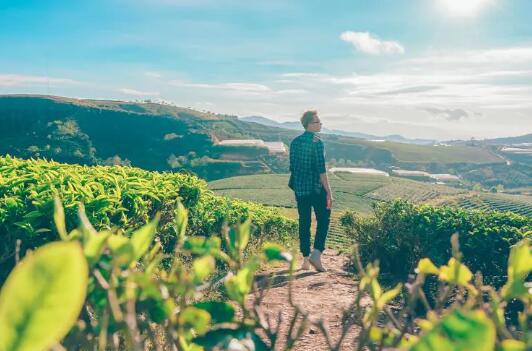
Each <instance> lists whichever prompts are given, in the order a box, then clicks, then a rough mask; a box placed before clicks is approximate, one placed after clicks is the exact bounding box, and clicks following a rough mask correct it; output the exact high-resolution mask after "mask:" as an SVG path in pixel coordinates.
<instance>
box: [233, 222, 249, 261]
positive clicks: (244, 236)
mask: <svg viewBox="0 0 532 351" xmlns="http://www.w3.org/2000/svg"><path fill="white" fill-rule="evenodd" d="M250 226H251V219H249V218H248V219H247V220H246V221H245V222H242V223H241V224H240V225H238V226H237V227H236V228H231V229H230V230H229V248H230V250H231V251H232V252H233V253H235V254H237V253H240V254H241V253H242V252H243V251H244V249H245V248H246V246H247V245H248V242H249V230H250Z"/></svg>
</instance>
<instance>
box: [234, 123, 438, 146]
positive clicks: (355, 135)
mask: <svg viewBox="0 0 532 351" xmlns="http://www.w3.org/2000/svg"><path fill="white" fill-rule="evenodd" d="M240 120H242V121H246V122H255V123H258V124H262V125H265V126H269V127H279V128H287V129H294V130H303V127H302V126H301V123H299V122H277V121H274V120H272V119H269V118H266V117H262V116H249V117H241V118H240ZM322 133H324V134H336V135H343V136H348V137H352V138H359V139H364V140H385V141H394V142H397V143H405V144H417V145H433V144H435V143H436V142H437V141H436V140H432V139H408V138H405V137H403V136H401V135H397V134H393V135H386V136H376V135H371V134H365V133H359V132H352V131H345V130H338V129H329V128H323V129H322Z"/></svg>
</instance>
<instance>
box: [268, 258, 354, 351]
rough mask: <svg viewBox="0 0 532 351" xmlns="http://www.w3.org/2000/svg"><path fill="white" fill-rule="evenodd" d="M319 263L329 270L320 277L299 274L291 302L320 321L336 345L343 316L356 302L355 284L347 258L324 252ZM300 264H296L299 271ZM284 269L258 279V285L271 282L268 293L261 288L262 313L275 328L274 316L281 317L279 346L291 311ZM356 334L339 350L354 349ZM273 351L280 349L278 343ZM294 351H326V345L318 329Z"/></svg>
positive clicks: (312, 329) (309, 330)
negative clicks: (262, 298)
mask: <svg viewBox="0 0 532 351" xmlns="http://www.w3.org/2000/svg"><path fill="white" fill-rule="evenodd" d="M322 262H323V264H324V266H325V267H326V268H327V269H328V271H327V272H324V273H319V272H316V271H314V270H313V269H311V270H308V271H303V270H298V271H296V272H295V276H294V279H293V283H292V284H293V285H292V289H293V290H292V291H293V297H294V302H295V304H296V305H297V306H299V307H300V308H301V309H302V310H303V311H305V312H308V313H309V316H310V317H311V318H313V319H322V320H323V322H324V325H325V327H326V329H327V330H328V333H329V336H330V339H331V341H332V342H333V343H334V344H335V343H336V342H337V341H338V339H339V337H340V335H341V333H342V316H343V311H344V310H346V309H347V308H348V307H349V306H350V304H351V303H352V302H353V300H354V299H355V294H356V291H357V288H358V283H357V281H356V280H355V277H354V276H353V274H352V273H351V272H348V271H347V267H348V257H347V256H345V255H340V254H338V253H337V252H335V251H331V250H327V251H326V252H325V253H324V254H323V256H322ZM299 264H300V262H298V267H299ZM287 273H288V270H287V267H280V268H275V269H271V270H269V271H267V272H264V273H263V274H261V275H259V277H258V281H259V282H265V281H266V280H267V278H273V284H272V286H271V287H270V288H269V289H266V288H263V292H264V293H265V295H264V300H263V302H262V304H261V311H263V312H264V316H265V317H266V319H268V318H269V319H270V320H271V322H272V324H273V325H274V326H276V325H277V323H276V321H277V316H278V314H279V313H281V315H282V317H283V319H282V323H281V329H280V334H281V337H280V339H281V345H282V344H284V340H286V336H287V333H288V330H289V329H290V321H291V317H292V316H293V315H294V308H293V307H291V305H290V302H289V298H288V277H287ZM356 335H357V330H356V329H354V328H352V329H351V330H350V332H349V333H348V334H347V337H346V338H345V339H344V341H343V342H342V347H341V350H351V349H354V346H353V345H354V338H355V337H356ZM276 346H277V347H276V348H275V349H280V347H279V343H277V345H276ZM294 350H297V351H307V350H309V351H310V350H313V351H318V350H329V349H328V348H327V343H326V340H325V338H324V336H323V335H322V333H321V332H320V331H319V329H318V328H317V327H314V326H312V327H308V326H307V328H306V329H305V331H304V333H303V336H302V337H301V339H300V340H298V341H297V342H296V343H295V347H294Z"/></svg>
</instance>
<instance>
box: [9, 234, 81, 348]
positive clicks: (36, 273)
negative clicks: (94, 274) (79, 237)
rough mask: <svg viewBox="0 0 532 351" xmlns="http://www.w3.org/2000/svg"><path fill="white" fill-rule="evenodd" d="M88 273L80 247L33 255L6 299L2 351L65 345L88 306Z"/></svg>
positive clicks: (16, 273) (67, 245) (48, 248)
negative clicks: (86, 305)
mask: <svg viewBox="0 0 532 351" xmlns="http://www.w3.org/2000/svg"><path fill="white" fill-rule="evenodd" d="M87 276H88V268H87V261H86V260H85V257H84V256H83V252H82V250H81V246H80V244H79V243H76V242H55V243H50V244H47V245H45V246H43V247H42V248H40V249H38V250H37V251H35V252H34V253H31V254H28V255H27V256H26V257H25V258H24V259H23V260H22V261H21V262H20V264H19V265H17V266H16V268H15V269H14V270H13V272H12V273H11V275H10V276H9V279H8V280H7V281H6V283H5V285H4V286H3V288H2V292H1V294H0V335H1V336H2V337H1V338H0V350H12V351H15V350H41V349H46V348H49V347H50V346H53V345H54V343H55V342H57V341H58V340H61V339H62V338H63V337H64V336H65V335H66V334H67V332H68V331H69V330H70V328H71V326H72V324H73V323H74V322H75V321H76V320H77V318H78V315H79V312H80V310H81V307H82V306H83V303H84V301H85V294H86V290H87Z"/></svg>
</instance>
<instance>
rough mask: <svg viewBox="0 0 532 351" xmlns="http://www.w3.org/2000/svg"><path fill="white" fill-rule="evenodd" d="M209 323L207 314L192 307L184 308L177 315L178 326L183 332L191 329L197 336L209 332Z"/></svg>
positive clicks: (209, 316) (209, 319)
mask: <svg viewBox="0 0 532 351" xmlns="http://www.w3.org/2000/svg"><path fill="white" fill-rule="evenodd" d="M210 321H211V315H210V314H209V312H207V311H205V310H202V309H199V308H196V307H192V306H189V307H186V308H185V309H184V310H183V311H182V312H181V313H180V314H179V326H180V327H181V328H182V329H183V330H184V331H185V332H190V330H191V329H193V330H194V332H195V333H196V334H197V335H203V334H205V333H206V332H207V331H208V330H209V323H210Z"/></svg>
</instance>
